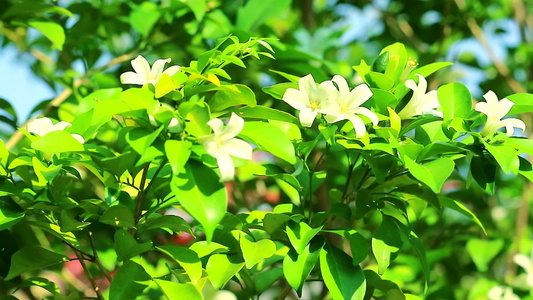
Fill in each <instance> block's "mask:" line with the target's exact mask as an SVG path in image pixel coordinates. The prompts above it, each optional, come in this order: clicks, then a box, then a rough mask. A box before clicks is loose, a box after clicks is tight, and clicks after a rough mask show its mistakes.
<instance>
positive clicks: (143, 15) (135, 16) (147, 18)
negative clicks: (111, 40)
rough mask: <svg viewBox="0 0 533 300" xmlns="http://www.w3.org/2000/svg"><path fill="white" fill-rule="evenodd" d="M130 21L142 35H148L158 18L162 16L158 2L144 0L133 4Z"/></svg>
mask: <svg viewBox="0 0 533 300" xmlns="http://www.w3.org/2000/svg"><path fill="white" fill-rule="evenodd" d="M132 6H133V8H132V11H131V13H130V17H129V21H130V25H131V27H133V28H134V29H135V30H137V31H138V32H139V33H140V34H141V35H142V36H148V34H149V33H150V31H151V30H152V28H153V27H154V25H155V23H157V20H159V17H160V16H161V13H160V12H159V8H158V7H157V4H155V3H153V2H142V4H141V5H132Z"/></svg>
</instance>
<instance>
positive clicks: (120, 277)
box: [109, 260, 152, 300]
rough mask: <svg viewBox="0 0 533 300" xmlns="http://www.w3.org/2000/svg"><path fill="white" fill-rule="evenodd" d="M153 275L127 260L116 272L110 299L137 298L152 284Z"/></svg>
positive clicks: (110, 289)
mask: <svg viewBox="0 0 533 300" xmlns="http://www.w3.org/2000/svg"><path fill="white" fill-rule="evenodd" d="M151 280H152V277H151V276H150V275H148V273H146V271H145V270H144V268H143V267H142V266H141V265H139V264H137V263H135V262H133V261H131V260H128V261H126V262H125V263H124V264H123V265H122V266H121V267H120V268H119V269H118V270H117V271H116V273H115V276H114V277H113V281H111V286H110V288H109V300H123V299H137V297H139V296H141V295H142V293H143V291H144V290H145V289H146V288H147V287H148V286H149V285H150V282H151Z"/></svg>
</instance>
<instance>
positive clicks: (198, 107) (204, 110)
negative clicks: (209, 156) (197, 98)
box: [178, 102, 211, 136]
mask: <svg viewBox="0 0 533 300" xmlns="http://www.w3.org/2000/svg"><path fill="white" fill-rule="evenodd" d="M178 110H179V112H180V114H181V115H182V116H183V118H184V119H185V120H186V121H187V125H186V127H185V131H187V132H188V133H190V134H191V135H194V136H202V135H208V134H210V133H211V127H209V125H207V122H209V120H211V116H210V114H209V107H208V106H207V105H206V104H204V103H202V104H197V103H193V102H185V103H182V104H181V105H180V107H179V108H178Z"/></svg>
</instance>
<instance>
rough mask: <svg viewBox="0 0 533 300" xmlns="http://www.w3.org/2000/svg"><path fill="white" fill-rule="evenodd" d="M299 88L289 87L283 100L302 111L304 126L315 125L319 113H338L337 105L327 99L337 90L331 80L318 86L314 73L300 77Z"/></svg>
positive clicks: (301, 118) (300, 116)
mask: <svg viewBox="0 0 533 300" xmlns="http://www.w3.org/2000/svg"><path fill="white" fill-rule="evenodd" d="M298 87H299V90H297V89H293V88H290V89H287V90H286V91H285V94H283V101H285V102H287V103H288V104H289V105H290V106H292V107H294V108H295V109H297V110H299V111H300V114H299V118H300V123H301V124H302V126H305V127H310V126H311V125H313V121H314V120H315V118H316V116H317V114H318V113H323V114H338V108H337V106H336V105H335V104H334V103H333V102H331V101H327V99H328V97H329V96H330V94H331V93H332V91H334V90H335V86H333V83H332V82H331V81H329V80H328V81H324V82H322V83H321V84H320V85H319V86H318V87H317V85H316V82H315V79H314V78H313V75H311V74H309V75H307V76H304V77H302V78H300V80H299V81H298Z"/></svg>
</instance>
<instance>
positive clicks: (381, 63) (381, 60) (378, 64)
mask: <svg viewBox="0 0 533 300" xmlns="http://www.w3.org/2000/svg"><path fill="white" fill-rule="evenodd" d="M388 64H389V52H388V51H385V52H383V51H382V53H381V54H380V55H379V56H378V58H376V60H375V61H374V64H372V69H373V70H374V71H375V72H379V73H383V72H385V69H387V65H388Z"/></svg>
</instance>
